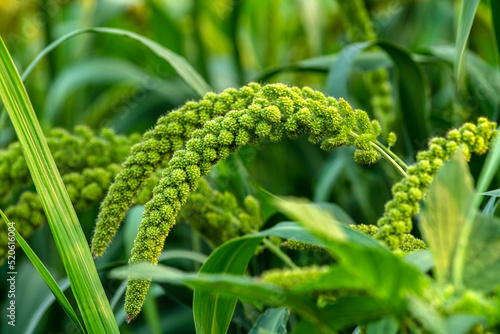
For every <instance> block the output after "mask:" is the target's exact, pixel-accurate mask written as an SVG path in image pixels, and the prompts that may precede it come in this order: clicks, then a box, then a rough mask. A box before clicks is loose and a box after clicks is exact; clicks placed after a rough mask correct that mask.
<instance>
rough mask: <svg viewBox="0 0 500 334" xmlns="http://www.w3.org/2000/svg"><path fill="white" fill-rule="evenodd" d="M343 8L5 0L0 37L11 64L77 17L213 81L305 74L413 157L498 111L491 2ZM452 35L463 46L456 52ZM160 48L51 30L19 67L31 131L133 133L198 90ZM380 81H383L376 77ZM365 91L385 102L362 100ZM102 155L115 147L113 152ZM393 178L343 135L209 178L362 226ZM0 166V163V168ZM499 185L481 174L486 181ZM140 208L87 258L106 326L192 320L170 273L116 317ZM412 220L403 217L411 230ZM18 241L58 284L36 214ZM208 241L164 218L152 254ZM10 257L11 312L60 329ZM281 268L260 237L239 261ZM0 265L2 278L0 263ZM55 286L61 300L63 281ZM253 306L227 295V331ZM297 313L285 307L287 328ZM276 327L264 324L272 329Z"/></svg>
mask: <svg viewBox="0 0 500 334" xmlns="http://www.w3.org/2000/svg"><path fill="white" fill-rule="evenodd" d="M338 1H341V0H338ZM476 6H477V9H476ZM495 6H496V7H495ZM344 7H345V3H338V2H337V1H333V0H308V1H305V0H273V1H254V0H234V1H231V0H215V1H206V0H191V1H169V0H114V1H97V0H80V1H76V0H75V1H71V0H39V1H34V0H30V1H18V0H6V1H2V2H1V3H0V16H1V17H2V21H1V22H0V35H1V36H2V37H3V39H4V41H5V43H6V45H7V47H8V49H9V50H10V52H11V54H12V56H13V58H14V61H15V63H16V65H17V68H18V70H19V72H20V73H21V74H22V73H23V72H24V71H25V70H26V69H27V68H28V65H29V63H30V62H31V61H32V60H33V59H34V58H35V57H36V56H37V55H39V54H40V52H41V51H42V49H44V48H45V47H46V46H48V45H49V44H50V43H52V42H54V41H56V40H58V39H59V38H60V37H62V36H64V35H66V34H68V33H70V32H72V31H75V30H77V29H85V28H90V27H108V28H119V29H125V30H128V31H131V32H134V33H137V34H139V35H142V36H144V37H147V38H149V39H150V40H152V41H155V42H156V43H158V44H159V45H161V46H163V47H164V48H166V49H168V50H170V51H171V52H173V53H175V54H177V55H180V56H182V57H184V58H185V59H186V60H187V62H188V63H190V64H191V65H192V66H193V67H194V68H195V69H196V71H197V72H198V73H199V75H200V76H201V78H203V79H204V80H205V81H206V82H207V83H208V85H209V86H210V87H211V89H212V90H214V91H216V92H220V91H222V90H223V89H225V88H228V87H239V86H241V85H243V84H246V83H248V82H249V81H259V82H262V83H265V82H283V83H286V84H290V85H296V86H305V85H307V86H311V87H312V88H314V89H317V90H320V91H323V92H324V93H325V94H327V95H332V96H335V97H344V98H346V99H347V100H348V101H349V103H350V104H351V105H352V106H353V107H355V108H360V109H363V110H366V111H367V112H368V113H369V114H370V116H371V117H376V118H379V116H380V115H382V116H383V117H385V118H384V119H381V123H382V125H387V126H389V128H385V129H384V132H383V133H384V134H387V133H388V132H389V131H394V132H395V133H396V134H397V136H398V141H397V143H396V146H395V147H394V148H393V151H394V152H395V153H396V154H398V155H399V156H400V157H402V158H403V160H405V161H406V162H407V163H412V162H414V161H415V154H416V152H418V151H419V150H421V149H424V148H425V146H426V143H427V139H428V138H429V137H432V136H440V135H444V134H445V132H446V131H447V130H448V129H450V128H452V127H458V126H459V125H460V124H462V123H464V122H466V121H474V120H475V119H476V118H477V117H478V116H486V117H487V118H488V119H490V120H493V121H497V120H498V116H499V102H500V101H499V100H500V74H499V67H498V61H499V57H498V50H499V44H498V41H499V40H500V37H499V36H500V19H499V18H498V16H499V15H500V14H499V13H500V11H499V10H498V8H497V7H498V4H497V2H496V1H493V0H491V3H490V2H489V1H463V3H459V2H456V1H448V0H432V1H431V0H428V1H425V0H416V1H414V0H401V1H370V0H366V1H364V2H363V8H366V13H367V14H368V18H369V20H370V21H369V23H367V22H364V23H362V24H357V18H356V17H355V15H354V14H352V13H351V14H349V13H348V12H346V11H345V8H344ZM495 9H496V10H495ZM363 10H364V9H363ZM359 12H360V11H358V12H357V13H358V14H359ZM4 18H5V19H4ZM367 25H368V26H367ZM469 30H470V36H469V42H468V43H466V38H467V33H468V32H469ZM370 31H371V32H370ZM144 44H146V45H144ZM148 45H149V47H148ZM462 45H463V50H464V52H463V53H458V52H455V48H456V47H458V48H460V47H461V46H462ZM155 50H156V51H155ZM168 55H169V54H168V53H167V54H165V52H163V53H161V52H160V54H159V52H158V49H155V47H154V46H152V45H151V44H148V42H147V41H146V42H145V40H142V44H141V43H139V42H138V41H137V38H136V39H133V38H130V36H129V37H127V36H121V35H117V34H110V33H106V32H105V31H99V30H97V31H94V32H93V33H82V34H80V35H78V36H75V37H73V38H72V39H69V40H67V41H64V42H61V43H60V44H58V45H57V47H56V48H55V49H54V50H53V51H52V52H50V53H48V54H47V55H46V56H45V57H44V58H43V60H42V61H41V62H40V63H39V64H38V65H37V66H36V67H35V68H34V69H33V71H32V72H31V73H30V74H29V76H28V77H27V78H25V85H26V88H27V91H28V93H29V96H30V99H31V102H32V104H33V107H34V110H35V112H36V114H37V116H38V119H39V121H40V123H41V125H42V129H43V130H44V133H45V134H46V135H47V136H49V137H50V135H51V132H52V131H54V130H53V129H54V128H55V127H58V128H63V129H66V130H67V131H69V132H71V133H74V132H75V127H76V126H77V125H81V124H85V125H87V126H88V128H90V129H92V130H93V131H95V132H99V130H100V129H101V128H105V127H107V128H111V129H113V130H114V131H115V132H116V133H118V134H121V135H126V136H128V137H127V138H129V139H126V140H125V139H124V141H123V143H125V141H127V140H128V141H129V142H134V140H137V138H135V139H134V138H133V137H132V134H133V133H136V132H138V133H143V132H144V131H146V130H147V129H149V128H151V127H152V126H153V125H154V123H155V121H156V119H157V118H158V117H159V116H160V115H163V114H165V113H166V112H168V111H169V110H171V109H174V108H176V107H178V106H181V105H183V104H184V103H185V102H186V101H189V100H197V99H199V98H200V97H201V93H202V92H203V89H204V88H205V89H206V88H207V87H204V86H203V85H202V84H198V85H197V84H195V83H193V82H198V83H199V82H200V81H196V80H197V79H196V78H197V75H196V74H193V73H191V72H190V71H189V70H187V69H186V68H185V67H182V66H181V67H179V66H180V65H179V64H180V63H179V60H178V59H177V58H176V59H174V61H173V62H172V61H171V62H170V63H169V62H168V61H165V59H167V60H168V59H170V60H172V59H171V58H168ZM462 55H463V58H462ZM176 61H177V62H176ZM375 70H378V71H382V72H384V73H385V74H383V75H382V77H383V76H384V75H385V76H386V77H385V80H379V81H377V80H376V79H374V77H375V78H377V74H374V73H376V72H375ZM186 78H188V79H187V80H186ZM189 78H191V79H189ZM387 82H388V83H390V87H392V88H390V89H388V90H386V89H385V88H384V89H381V88H380V87H382V83H387ZM384 94H385V95H384ZM374 95H377V96H382V97H383V98H384V99H385V100H382V101H375V102H374V101H373V96H374ZM387 101H389V102H387ZM381 105H382V106H384V105H385V106H386V108H387V110H388V111H387V113H386V114H380V113H379V112H378V111H377V108H379V107H380V106H381ZM384 115H385V116H384ZM387 115H389V116H387ZM15 140H16V137H15V133H14V130H13V127H12V125H11V123H10V121H9V119H8V117H7V114H6V112H2V114H1V115H0V148H2V149H7V147H8V146H9V145H10V144H11V143H12V142H14V141H15ZM381 140H382V141H385V140H386V138H385V137H383V138H382V139H381ZM49 144H50V141H49ZM127 145H128V144H124V146H127ZM77 147H79V146H77ZM125 149H126V147H125ZM53 155H55V154H54V152H53ZM66 156H71V155H66ZM63 157H64V156H63ZM115 157H116V159H123V155H120V154H117V155H116V156H115ZM22 160H23V159H21V162H20V163H19V164H18V165H10V166H5V167H4V168H0V174H2V173H3V174H13V175H14V176H12V175H11V179H14V180H19V178H16V177H18V176H17V174H16V173H18V172H19V173H20V175H24V174H23V173H24V172H25V171H24V172H23V168H24V167H23V165H22ZM61 160H64V159H63V158H62V159H61ZM119 161H120V160H118V161H109V162H105V163H104V164H103V165H106V166H108V165H109V164H111V163H117V162H119ZM56 162H57V157H56ZM1 163H2V161H1V160H0V167H1ZM63 163H64V161H63ZM483 163H484V158H477V157H474V158H473V159H472V161H471V163H470V168H471V173H472V175H473V177H477V176H478V174H479V171H480V169H481V166H482V165H483ZM90 167H100V166H98V164H97V165H91V166H87V165H84V164H83V163H76V165H73V166H69V167H68V168H67V171H64V169H63V168H60V171H61V173H62V174H65V173H66V172H67V174H69V173H70V172H82V171H83V170H84V169H85V168H90ZM24 169H25V168H24ZM88 173H89V172H87V175H88ZM89 177H90V176H89ZM66 178H67V179H71V177H69V176H67V177H66ZM399 178H400V176H399V175H398V174H397V172H396V171H395V170H393V169H392V168H391V166H390V165H388V164H386V163H385V162H384V161H382V162H380V163H378V164H375V165H372V166H361V165H359V164H357V163H355V162H354V161H353V159H352V149H349V148H340V149H338V150H334V151H332V152H325V151H321V150H320V149H319V147H313V146H311V145H310V144H309V143H308V142H307V140H306V139H305V138H301V139H298V140H295V141H284V142H282V143H279V144H273V145H259V146H252V147H250V146H248V147H245V148H243V149H242V150H241V151H240V152H239V153H237V154H234V155H232V156H230V157H229V158H228V159H227V160H226V161H223V162H221V163H219V164H218V165H217V167H215V168H214V169H213V170H212V173H211V174H210V175H209V176H208V179H209V181H210V184H211V185H212V187H213V188H215V189H217V190H218V191H220V192H224V191H230V192H232V193H233V194H234V196H235V198H236V201H237V202H238V204H239V205H240V206H243V200H244V198H245V196H246V195H248V194H252V195H254V196H256V197H257V198H259V199H262V203H261V205H262V214H263V218H264V219H263V220H264V221H263V224H264V228H270V227H272V226H274V225H275V224H276V223H277V222H280V221H283V220H285V218H284V216H283V215H281V214H277V213H275V211H274V210H273V209H272V208H271V207H267V206H266V202H267V201H266V200H263V199H264V198H265V196H264V194H263V193H264V192H263V191H262V190H261V188H262V189H265V190H267V191H269V192H271V193H273V194H276V195H287V196H288V195H293V196H298V197H307V198H310V199H311V200H313V201H314V202H317V203H321V202H329V203H334V204H335V205H337V206H338V207H340V208H342V209H343V210H344V211H345V212H346V213H347V215H348V216H350V217H351V218H352V220H353V221H354V222H356V223H364V224H374V223H376V221H377V219H378V218H379V217H380V216H381V214H382V212H383V210H384V203H385V202H387V201H388V200H389V199H390V187H391V185H392V184H393V183H395V182H396V181H397V180H399ZM4 180H6V178H2V175H0V181H1V182H6V181H4ZM88 182H89V181H86V183H88ZM76 183H77V182H76V181H75V184H76ZM97 183H99V182H97ZM258 186H259V187H261V188H259V187H258ZM7 187H8V189H7V191H5V188H7ZM499 187H500V184H499V180H498V179H496V178H495V179H494V180H493V183H492V185H491V186H490V188H491V189H496V188H499ZM33 189H34V188H33V185H32V184H31V182H30V181H28V180H26V181H24V180H23V182H20V183H19V184H15V185H11V184H9V183H2V184H0V192H1V194H3V193H4V192H5V194H6V195H5V196H4V197H2V198H0V203H1V204H0V207H1V208H2V209H4V208H6V207H8V206H11V205H13V204H15V203H17V202H18V201H19V198H20V197H21V196H22V194H23V193H25V192H27V191H33ZM82 191H83V189H79V188H78V189H77V190H75V192H77V193H78V194H81V192H82ZM70 195H71V193H70ZM25 196H26V195H25ZM102 196H103V194H102V195H101V197H100V198H102ZM97 197H99V196H97ZM97 197H96V198H94V199H93V201H88V202H85V205H83V204H82V205H80V206H77V205H76V204H75V206H77V210H78V212H77V213H78V217H79V219H80V222H81V224H82V227H83V230H84V232H85V234H86V237H87V240H90V236H91V233H92V229H93V226H94V223H95V218H96V216H97V209H98V201H99V200H100V198H97ZM21 198H22V197H21ZM75 198H81V197H78V196H77V195H75ZM75 198H72V199H73V200H74V199H75ZM32 209H33V208H31V209H30V212H32ZM142 209H143V208H142V207H141V206H140V205H137V206H135V207H134V208H133V209H132V210H131V211H130V212H129V214H128V216H127V218H126V220H125V223H124V226H123V227H122V229H121V231H120V232H119V234H118V235H117V237H116V238H115V239H114V241H113V244H112V246H111V248H110V249H109V250H108V251H107V252H106V253H105V255H104V256H103V257H102V258H101V259H99V260H98V261H97V262H96V264H97V267H98V272H99V273H100V277H101V280H102V282H103V286H104V290H105V292H106V294H107V295H108V297H109V299H110V300H111V306H112V307H113V310H114V311H115V314H116V318H117V322H118V324H119V325H120V331H121V332H123V333H129V332H130V333H140V332H144V333H151V332H152V333H162V332H164V333H168V332H171V333H193V332H194V331H195V329H194V322H193V310H192V309H191V304H192V302H191V300H192V292H191V291H190V290H189V289H187V288H179V287H173V286H172V285H170V284H171V283H160V284H156V285H154V288H153V289H152V290H151V291H150V294H151V297H150V298H148V299H147V302H146V305H145V309H144V311H143V313H142V315H141V316H140V317H139V318H138V319H137V320H135V321H134V322H133V323H132V324H130V325H125V324H124V321H123V320H124V314H123V311H122V309H123V307H122V306H123V289H124V285H123V283H122V280H121V279H114V278H110V276H109V275H108V273H109V270H110V269H112V268H114V267H116V266H118V265H120V264H124V263H126V260H127V259H128V258H129V255H130V249H131V247H132V241H133V238H134V237H135V235H136V231H137V225H138V224H139V221H140V214H141V212H142ZM336 210H338V209H336ZM493 211H494V210H493ZM41 220H42V221H43V218H41ZM37 227H38V226H37ZM30 233H31V231H30ZM419 233H420V232H419V230H418V229H417V230H416V231H415V234H416V235H417V236H420V234H419ZM28 242H29V243H30V245H31V246H32V248H33V249H34V250H35V252H36V254H38V256H39V257H40V258H41V259H42V261H43V262H44V263H45V265H46V266H47V267H48V269H49V270H50V272H51V273H52V275H53V276H54V277H55V278H56V280H59V281H60V283H61V286H63V287H64V286H67V279H66V278H65V276H66V274H65V272H64V269H63V265H62V262H61V260H60V257H59V256H57V250H56V247H55V244H54V242H53V241H52V236H51V233H50V230H49V227H48V225H47V224H41V228H39V229H38V230H36V231H35V232H34V233H32V234H31V236H30V237H29V239H28ZM211 247H212V245H210V244H209V243H206V242H205V241H204V240H202V239H201V238H200V236H199V235H198V234H197V233H194V232H192V230H191V229H190V228H189V226H188V225H185V224H178V225H177V226H176V227H175V228H174V229H173V230H172V233H171V235H170V236H169V237H168V239H167V243H166V247H165V250H167V251H170V252H171V253H166V254H171V256H170V257H169V256H166V259H165V261H164V262H163V263H166V264H168V265H170V266H173V267H176V268H178V269H181V270H188V271H191V270H198V269H199V266H200V264H199V262H200V261H203V254H209V253H210V252H211V249H212V248H211ZM190 250H193V251H195V253H190V252H189V251H190ZM287 252H288V255H289V256H291V257H292V258H293V260H294V261H295V262H296V263H297V264H298V265H301V266H303V265H308V264H314V263H321V262H324V261H328V260H327V259H328V256H327V255H326V254H324V253H310V252H305V253H301V252H293V251H287ZM201 253H203V254H201ZM18 255H20V257H21V260H19V261H18V272H19V273H20V275H19V276H18V282H17V285H18V287H21V286H22V287H23V289H19V290H18V291H19V296H18V297H17V298H18V300H22V301H24V302H23V306H22V307H19V308H18V314H17V316H18V318H17V320H18V322H19V323H20V324H25V326H26V327H25V328H24V329H21V328H20V332H25V331H26V332H36V333H48V332H74V331H75V328H73V327H72V326H73V325H72V323H71V321H70V319H69V318H68V319H66V318H63V317H61V316H60V314H61V308H60V306H59V305H57V304H55V303H53V301H52V299H51V298H52V297H51V293H50V291H49V289H48V288H47V287H46V286H45V283H44V281H43V280H42V279H41V278H40V277H39V276H38V274H37V272H36V270H35V269H34V268H33V266H32V265H31V264H30V262H29V261H28V260H27V259H26V258H24V255H22V256H21V251H20V250H18ZM200 256H201V258H200ZM193 260H194V261H193ZM282 266H283V265H282V260H280V259H279V258H278V257H276V256H275V255H273V254H272V253H271V252H270V251H269V250H267V249H266V250H263V251H262V252H261V253H259V254H258V255H257V256H256V257H255V258H254V259H253V260H252V261H251V262H250V271H251V273H252V274H253V275H259V274H260V273H261V272H262V271H264V270H266V269H270V268H276V267H282ZM0 269H1V270H0V272H1V273H0V278H1V281H2V289H5V286H4V282H5V278H6V277H5V273H6V270H5V269H4V267H3V268H0ZM1 295H2V297H3V296H5V293H3V291H2V294H1ZM68 298H69V300H70V302H72V303H74V298H73V296H72V295H71V294H68ZM416 303H418V302H416ZM415 305H416V304H415ZM287 312H288V311H285V310H283V309H274V310H273V311H269V312H266V314H268V315H269V313H271V314H272V315H271V316H270V318H271V319H287V318H288V317H289V315H288V313H287ZM262 313H263V312H262ZM33 314H34V315H33ZM260 314H261V312H260V311H259V310H258V309H257V308H255V307H254V306H250V305H249V304H241V303H239V304H237V307H236V311H235V315H234V317H233V321H232V323H231V325H230V328H229V332H231V333H241V332H249V331H250V330H251V328H252V327H253V326H254V324H255V323H259V322H261V323H262V322H265V321H266V319H262V318H260V319H259V320H257V318H258V317H259V315H260ZM295 321H296V317H295V315H293V314H292V315H291V316H290V320H289V327H291V326H293V324H294V323H295ZM34 322H35V324H34ZM6 326H7V325H6V324H5V323H4V322H2V332H4V331H5V332H7V327H6ZM278 327H279V326H278V325H276V327H275V332H278V333H280V330H282V329H279V328H278ZM28 328H31V331H30V330H28ZM347 332H348V331H347Z"/></svg>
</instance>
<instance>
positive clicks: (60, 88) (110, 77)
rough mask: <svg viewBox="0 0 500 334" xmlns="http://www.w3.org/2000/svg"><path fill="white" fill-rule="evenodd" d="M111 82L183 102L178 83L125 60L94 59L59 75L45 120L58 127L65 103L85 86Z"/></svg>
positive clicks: (52, 89)
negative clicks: (159, 76) (128, 85)
mask: <svg viewBox="0 0 500 334" xmlns="http://www.w3.org/2000/svg"><path fill="white" fill-rule="evenodd" d="M112 83H128V84H131V85H134V86H136V87H138V88H139V89H141V90H143V91H147V90H151V91H155V92H157V93H158V94H160V95H161V96H163V97H164V98H165V100H168V101H175V102H177V103H181V102H182V100H181V99H180V98H181V97H182V89H180V87H179V83H175V82H172V81H169V80H165V79H161V78H158V77H156V76H154V75H152V74H150V73H148V72H146V71H144V70H143V69H141V68H140V67H137V66H135V65H134V64H132V63H131V62H129V61H126V60H122V59H118V58H91V59H89V60H85V61H82V62H79V63H75V64H72V65H70V66H68V67H67V68H65V69H64V70H63V71H61V73H60V74H59V75H58V76H57V78H56V79H55V80H54V82H53V83H52V85H51V86H50V89H49V90H48V93H47V98H46V99H45V106H44V120H47V121H49V122H51V123H52V124H57V121H58V120H61V119H63V115H62V113H63V110H64V103H65V102H66V100H67V98H68V97H69V96H71V94H72V93H74V92H75V91H77V90H79V89H81V88H82V87H86V86H88V85H103V84H112ZM184 96H186V95H184ZM130 102H134V101H130ZM82 116H83V115H81V116H79V117H82ZM101 116H102V115H101ZM111 116H114V115H111ZM121 116H122V117H123V116H126V115H121ZM101 121H102V118H101Z"/></svg>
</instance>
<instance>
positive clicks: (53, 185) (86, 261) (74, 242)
mask: <svg viewBox="0 0 500 334" xmlns="http://www.w3.org/2000/svg"><path fill="white" fill-rule="evenodd" d="M0 96H1V97H2V100H3V102H4V105H5V107H6V109H7V112H8V113H9V116H10V119H11V121H12V124H13V126H14V128H15V130H16V133H17V136H18V139H19V142H20V144H21V147H22V149H23V154H24V156H25V159H26V162H27V164H28V167H29V170H30V173H31V176H32V178H33V182H34V184H35V186H36V189H37V192H38V195H39V196H40V199H41V201H42V205H43V208H44V211H45V214H46V216H47V219H48V222H49V226H50V229H51V231H52V234H53V236H54V240H55V242H56V245H57V248H58V251H59V254H60V256H61V258H62V262H63V264H64V267H65V269H66V272H67V275H68V278H69V280H70V282H71V286H72V290H73V294H74V295H75V299H76V301H77V303H78V306H79V308H80V312H81V313H82V317H83V320H84V323H85V326H86V328H87V330H88V331H89V332H92V333H102V332H105V333H118V326H117V325H116V321H115V318H114V316H113V312H112V311H111V307H110V306H109V302H108V300H107V297H106V294H105V293H104V289H103V287H102V285H101V282H100V280H99V276H98V275H97V270H96V268H95V265H94V261H93V259H92V256H91V254H90V250H89V246H88V244H87V240H86V238H85V235H84V233H83V231H82V228H81V226H80V223H79V221H78V217H77V216H76V213H75V209H74V208H73V205H72V204H71V200H70V198H69V196H68V193H67V191H66V188H65V187H64V184H63V182H62V179H61V176H60V174H59V172H58V170H57V167H56V164H55V162H54V159H53V157H52V155H51V153H50V150H49V147H48V145H47V141H46V140H45V137H44V135H43V132H42V129H41V127H40V124H39V123H38V120H37V118H36V115H35V112H34V110H33V106H32V105H31V102H30V100H29V97H28V94H27V93H26V90H25V88H24V86H23V84H22V81H21V78H20V77H19V74H18V72H17V70H16V68H15V66H14V63H13V61H12V59H11V57H10V54H9V52H8V50H7V48H6V47H5V44H4V42H3V40H2V39H1V38H0Z"/></svg>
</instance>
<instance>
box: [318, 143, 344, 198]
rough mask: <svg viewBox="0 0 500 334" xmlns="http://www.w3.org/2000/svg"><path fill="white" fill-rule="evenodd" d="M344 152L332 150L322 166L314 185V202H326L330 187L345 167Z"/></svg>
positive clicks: (330, 190)
mask: <svg viewBox="0 0 500 334" xmlns="http://www.w3.org/2000/svg"><path fill="white" fill-rule="evenodd" d="M346 158H347V156H346V155H345V154H338V152H337V150H335V151H333V152H332V154H331V155H330V157H329V158H328V160H327V161H326V162H325V163H324V165H323V166H322V168H321V170H320V172H319V174H318V177H317V179H316V182H315V186H314V195H313V199H314V201H315V202H326V201H328V199H329V198H330V194H331V192H332V188H333V186H334V185H335V183H336V182H337V180H338V178H339V176H340V174H341V173H342V171H343V169H344V168H345V160H346Z"/></svg>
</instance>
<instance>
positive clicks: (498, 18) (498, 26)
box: [490, 0, 500, 65]
mask: <svg viewBox="0 0 500 334" xmlns="http://www.w3.org/2000/svg"><path fill="white" fill-rule="evenodd" d="M490 8H491V22H492V24H493V32H494V35H495V42H496V43H495V44H496V47H497V48H496V50H497V52H496V53H497V61H498V64H499V65H500V1H498V0H490Z"/></svg>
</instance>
